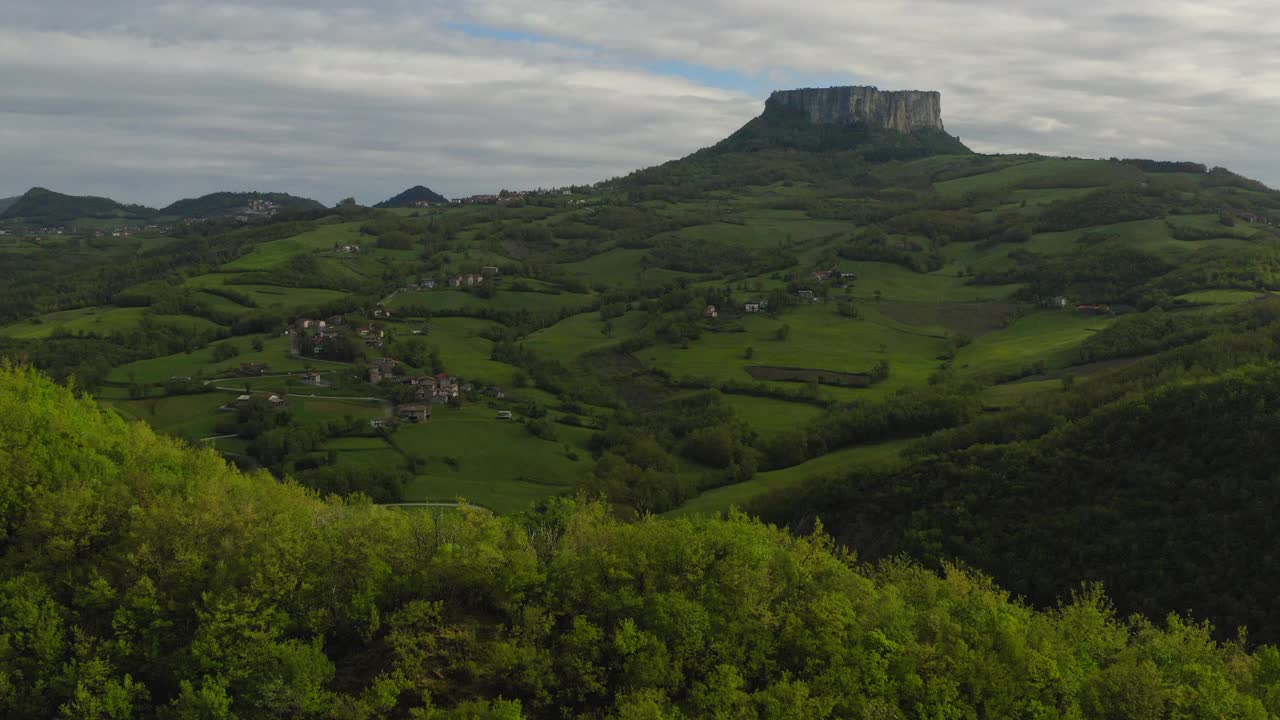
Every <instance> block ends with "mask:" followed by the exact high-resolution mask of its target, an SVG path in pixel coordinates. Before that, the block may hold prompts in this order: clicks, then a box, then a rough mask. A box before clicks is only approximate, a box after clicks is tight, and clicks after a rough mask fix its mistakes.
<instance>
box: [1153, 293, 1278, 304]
mask: <svg viewBox="0 0 1280 720" xmlns="http://www.w3.org/2000/svg"><path fill="white" fill-rule="evenodd" d="M1263 295H1265V293H1259V292H1257V291H1255V290H1197V291H1196V292H1189V293H1186V294H1184V295H1178V296H1177V297H1175V298H1174V299H1175V300H1185V301H1187V302H1189V303H1195V304H1197V305H1238V304H1240V303H1246V302H1251V301H1253V300H1256V299H1258V298H1259V297H1261V296H1263Z"/></svg>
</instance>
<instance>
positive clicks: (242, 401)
mask: <svg viewBox="0 0 1280 720" xmlns="http://www.w3.org/2000/svg"><path fill="white" fill-rule="evenodd" d="M251 402H253V396H252V395H241V396H240V397H238V398H236V407H245V406H247V405H248V404H249V403H251Z"/></svg>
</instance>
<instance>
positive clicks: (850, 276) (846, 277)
mask: <svg viewBox="0 0 1280 720" xmlns="http://www.w3.org/2000/svg"><path fill="white" fill-rule="evenodd" d="M857 279H858V273H851V272H842V273H840V280H841V281H842V282H853V281H854V280H857Z"/></svg>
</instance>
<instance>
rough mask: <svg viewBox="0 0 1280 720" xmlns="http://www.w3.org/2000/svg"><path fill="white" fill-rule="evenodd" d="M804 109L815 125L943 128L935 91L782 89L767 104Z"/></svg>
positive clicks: (905, 130)
mask: <svg viewBox="0 0 1280 720" xmlns="http://www.w3.org/2000/svg"><path fill="white" fill-rule="evenodd" d="M770 105H772V106H776V107H784V108H792V109H794V110H799V111H801V112H803V113H804V114H805V115H806V116H807V117H808V118H809V121H810V122H812V123H814V124H815V125H840V126H852V125H867V126H870V127H875V128H884V129H887V130H897V131H898V132H901V133H910V132H914V131H916V130H944V128H943V127H942V94H941V93H938V92H936V91H932V90H928V91H926V90H903V91H894V92H889V91H885V92H881V91H880V90H879V89H878V88H874V87H849V86H846V87H832V88H801V89H799V90H779V91H777V92H775V93H773V94H772V95H770V96H769V101H768V103H767V104H766V107H768V106H770Z"/></svg>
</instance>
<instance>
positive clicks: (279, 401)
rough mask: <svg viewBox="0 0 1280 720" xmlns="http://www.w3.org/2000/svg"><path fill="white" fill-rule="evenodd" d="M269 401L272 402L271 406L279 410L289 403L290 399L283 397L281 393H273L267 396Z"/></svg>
mask: <svg viewBox="0 0 1280 720" xmlns="http://www.w3.org/2000/svg"><path fill="white" fill-rule="evenodd" d="M267 402H269V403H271V407H272V408H274V409H276V410H279V409H280V408H282V407H284V406H285V405H288V404H289V401H288V400H287V399H285V398H282V397H280V396H279V395H272V396H271V397H269V398H267Z"/></svg>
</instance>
